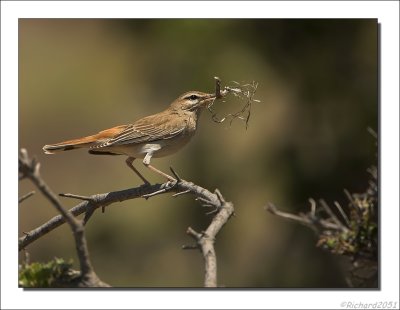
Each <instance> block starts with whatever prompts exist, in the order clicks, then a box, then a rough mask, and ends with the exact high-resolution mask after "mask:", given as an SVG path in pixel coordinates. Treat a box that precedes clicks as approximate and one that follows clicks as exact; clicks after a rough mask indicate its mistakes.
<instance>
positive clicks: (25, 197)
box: [18, 191, 35, 203]
mask: <svg viewBox="0 0 400 310" xmlns="http://www.w3.org/2000/svg"><path fill="white" fill-rule="evenodd" d="M34 194H35V191H30V192H29V193H27V194H25V195H23V196H22V197H20V198H19V199H18V203H21V202H23V201H24V200H26V199H28V198H29V197H31V196H33V195H34Z"/></svg>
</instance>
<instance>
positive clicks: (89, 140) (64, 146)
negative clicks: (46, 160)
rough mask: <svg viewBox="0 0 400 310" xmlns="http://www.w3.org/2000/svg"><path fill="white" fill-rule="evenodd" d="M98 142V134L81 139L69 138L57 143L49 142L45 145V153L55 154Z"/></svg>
mask: <svg viewBox="0 0 400 310" xmlns="http://www.w3.org/2000/svg"><path fill="white" fill-rule="evenodd" d="M94 142H96V135H93V136H88V137H84V138H80V139H74V140H68V141H64V142H60V143H56V144H49V145H45V146H44V147H43V151H44V152H45V154H55V153H59V152H63V151H70V150H75V149H80V148H85V147H89V146H91V145H93V143H94Z"/></svg>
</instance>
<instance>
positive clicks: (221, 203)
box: [18, 170, 234, 287]
mask: <svg viewBox="0 0 400 310" xmlns="http://www.w3.org/2000/svg"><path fill="white" fill-rule="evenodd" d="M172 172H173V174H174V175H175V177H176V178H177V181H176V182H166V183H163V184H154V185H142V186H140V187H136V188H130V189H126V190H121V191H115V192H109V193H103V194H95V195H92V196H89V197H88V196H81V195H75V194H60V196H63V197H67V198H73V199H79V200H82V202H81V203H79V204H78V205H76V206H75V207H73V208H71V209H70V210H69V211H65V212H66V213H68V214H69V215H70V216H71V215H73V216H71V217H72V218H73V219H74V220H75V221H77V220H76V219H75V218H74V216H75V217H76V216H78V215H80V214H83V213H85V216H84V219H83V224H85V223H87V221H88V220H89V218H90V217H91V216H92V215H93V213H94V211H95V210H97V209H98V208H102V209H103V210H104V208H105V207H106V206H109V205H111V204H112V203H115V202H120V201H125V200H129V199H135V198H145V199H149V198H150V197H153V196H156V195H160V194H164V193H170V192H171V193H175V194H173V195H172V196H173V197H176V196H179V195H183V194H192V195H194V196H195V197H196V200H198V201H200V202H202V203H205V204H206V205H207V206H210V207H212V208H214V211H213V213H216V215H215V216H214V217H213V219H212V221H211V224H210V225H209V227H208V228H207V230H206V231H205V232H204V234H202V235H201V236H199V238H198V239H196V240H197V242H198V244H197V245H196V246H195V248H200V249H201V251H202V253H203V257H204V261H205V281H204V285H205V286H207V287H215V286H217V269H216V268H217V264H216V262H217V259H216V254H215V250H214V241H215V237H216V235H217V234H218V232H219V231H220V230H221V229H222V227H223V226H224V225H225V224H226V223H227V221H228V220H229V218H230V217H231V216H232V215H233V214H234V208H233V204H232V203H230V202H226V201H225V200H224V198H223V197H222V195H221V193H220V192H219V191H218V190H215V192H214V193H212V192H210V191H208V190H207V189H205V188H202V187H200V186H198V185H196V184H194V183H192V182H188V181H185V180H182V179H181V178H180V177H179V176H178V175H177V174H176V172H175V171H173V170H172ZM27 176H28V175H27ZM53 195H54V194H53ZM53 198H54V197H53ZM55 199H57V197H55ZM57 201H58V199H57ZM66 220H67V221H68V219H67V218H66V217H65V216H64V215H58V216H55V217H53V218H52V219H50V220H49V221H47V222H46V223H44V224H43V225H41V226H39V227H37V228H35V229H33V230H31V231H29V232H27V233H25V235H24V236H23V237H21V238H20V239H19V245H18V248H19V251H21V250H23V249H25V247H26V246H28V245H29V244H31V243H32V242H34V241H36V240H38V239H39V238H40V237H42V236H44V235H45V234H47V233H49V232H51V231H52V230H54V229H55V228H57V227H59V226H60V225H62V224H64V223H65V222H66ZM78 222H79V223H80V221H78ZM68 223H69V222H68Z"/></svg>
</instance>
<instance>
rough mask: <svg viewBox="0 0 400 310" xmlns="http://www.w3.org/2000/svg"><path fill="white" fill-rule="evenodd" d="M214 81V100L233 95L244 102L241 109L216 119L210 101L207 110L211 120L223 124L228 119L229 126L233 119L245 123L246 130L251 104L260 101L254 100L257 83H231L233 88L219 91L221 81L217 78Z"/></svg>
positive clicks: (212, 103)
mask: <svg viewBox="0 0 400 310" xmlns="http://www.w3.org/2000/svg"><path fill="white" fill-rule="evenodd" d="M214 79H215V95H216V98H215V100H219V99H222V98H224V97H226V96H227V95H228V94H233V95H234V96H235V97H237V98H239V99H240V100H242V101H245V103H244V105H243V106H242V108H241V109H240V110H239V111H237V112H235V113H229V114H227V115H226V116H224V117H222V118H218V117H217V113H216V112H215V111H214V110H213V109H212V106H213V105H214V102H215V100H214V101H212V102H211V103H210V104H209V105H208V106H207V109H208V111H209V112H210V113H211V118H212V120H213V121H214V122H216V123H223V122H224V121H225V120H227V119H230V121H229V124H230V125H231V124H232V122H233V121H234V120H235V119H240V120H242V121H244V122H245V123H246V129H247V128H248V125H249V121H250V115H251V105H252V103H253V102H260V100H257V99H254V94H255V93H256V91H257V87H258V83H257V82H255V81H253V82H252V83H250V84H240V83H238V82H235V81H233V82H232V83H233V84H234V86H225V87H224V89H223V90H222V91H221V80H220V78H218V77H214Z"/></svg>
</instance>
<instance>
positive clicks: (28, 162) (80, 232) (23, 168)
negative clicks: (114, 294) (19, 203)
mask: <svg viewBox="0 0 400 310" xmlns="http://www.w3.org/2000/svg"><path fill="white" fill-rule="evenodd" d="M39 169H40V164H39V163H38V162H37V161H36V159H35V158H33V159H30V158H29V156H28V152H27V151H26V150H25V149H21V152H20V156H19V171H20V173H21V174H23V175H24V176H25V177H27V178H29V179H30V180H31V181H32V182H33V183H34V184H35V185H36V187H37V188H38V189H39V190H40V192H41V193H42V194H43V195H44V196H45V197H46V198H47V199H48V200H49V201H50V202H51V203H52V205H53V206H54V207H55V208H56V209H57V210H58V212H60V213H61V215H62V217H63V218H64V219H65V221H66V222H67V223H68V224H69V226H70V227H71V229H72V231H73V234H74V238H75V245H76V250H77V253H78V258H79V263H80V269H81V276H80V280H79V283H78V286H82V287H99V286H109V285H108V284H106V283H104V282H102V281H101V280H100V279H99V278H98V277H97V275H96V273H95V272H94V269H93V267H92V264H91V262H90V258H89V250H88V247H87V242H86V238H85V231H84V227H83V225H82V223H81V221H79V220H77V219H76V218H75V217H74V216H73V215H72V214H71V213H70V212H68V211H66V210H65V209H64V208H63V207H62V205H61V203H60V202H59V200H58V198H57V196H56V195H55V194H54V193H53V192H52V190H51V189H50V187H49V186H48V185H47V184H46V182H45V181H44V180H43V179H42V177H41V176H40V172H39ZM27 236H29V234H28V235H27Z"/></svg>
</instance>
